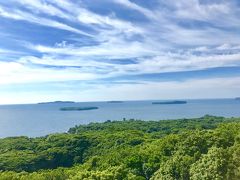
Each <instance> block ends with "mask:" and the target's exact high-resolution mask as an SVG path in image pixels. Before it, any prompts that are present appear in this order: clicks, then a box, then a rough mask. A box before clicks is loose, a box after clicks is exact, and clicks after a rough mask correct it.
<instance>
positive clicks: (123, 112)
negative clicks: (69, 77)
mask: <svg viewBox="0 0 240 180" xmlns="http://www.w3.org/2000/svg"><path fill="white" fill-rule="evenodd" d="M186 101H187V104H152V102H158V101H157V100H154V101H153V100H148V101H123V102H118V103H117V102H115V103H109V102H79V103H69V104H67V103H49V104H24V105H0V138H4V137H9V136H11V137H12V136H29V137H38V136H45V135H47V134H51V133H62V132H67V131H68V129H69V128H71V127H74V126H75V125H80V124H88V123H91V122H104V121H107V120H112V121H113V120H123V119H141V120H146V121H148V120H154V121H158V120H167V119H179V118H198V117H202V116H204V115H207V114H208V115H214V116H224V117H240V100H236V99H201V100H197V99H196V100H186ZM93 106H94V107H98V109H94V110H86V111H61V110H60V108H62V107H93Z"/></svg>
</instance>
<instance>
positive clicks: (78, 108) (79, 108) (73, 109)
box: [60, 107, 98, 111]
mask: <svg viewBox="0 0 240 180" xmlns="http://www.w3.org/2000/svg"><path fill="white" fill-rule="evenodd" d="M94 109H98V107H62V108H60V111H87V110H94Z"/></svg>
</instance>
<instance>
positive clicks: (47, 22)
mask: <svg viewBox="0 0 240 180" xmlns="http://www.w3.org/2000/svg"><path fill="white" fill-rule="evenodd" d="M0 16H2V17H5V18H10V19H15V20H23V21H28V22H30V23H34V24H39V25H42V26H48V27H53V28H57V29H62V30H66V31H70V32H74V33H78V34H83V35H86V36H92V35H91V34H89V33H86V32H84V31H81V30H79V29H76V28H73V27H71V26H69V25H66V24H64V23H61V22H58V21H55V20H51V19H47V18H42V17H38V16H35V15H33V14H31V13H28V12H23V11H19V10H15V11H11V10H9V9H4V8H3V7H1V6H0Z"/></svg>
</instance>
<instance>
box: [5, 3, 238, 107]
mask: <svg viewBox="0 0 240 180" xmlns="http://www.w3.org/2000/svg"><path fill="white" fill-rule="evenodd" d="M237 96H240V1H239V0H177V1H176V0H168V1H166V0H148V1H146V0H101V1H99V0H91V1H89V0H8V1H0V104H16V103H35V102H45V101H54V100H73V101H105V100H145V99H196V98H228V97H237Z"/></svg>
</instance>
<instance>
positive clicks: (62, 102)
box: [38, 101, 75, 104]
mask: <svg viewBox="0 0 240 180" xmlns="http://www.w3.org/2000/svg"><path fill="white" fill-rule="evenodd" d="M64 103H66V104H69V103H75V102H74V101H52V102H40V103H38V104H64Z"/></svg>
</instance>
